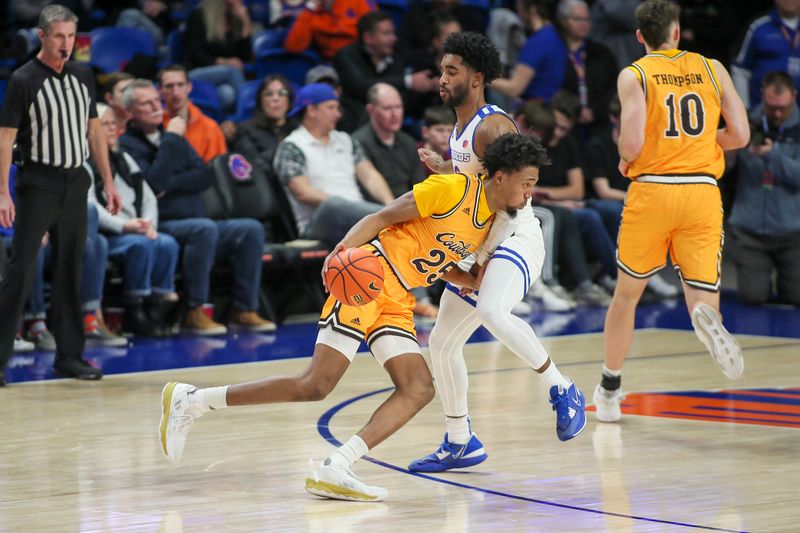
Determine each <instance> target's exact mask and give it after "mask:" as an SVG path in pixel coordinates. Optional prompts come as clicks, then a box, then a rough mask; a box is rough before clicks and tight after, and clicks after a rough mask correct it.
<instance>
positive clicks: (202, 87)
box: [189, 80, 222, 122]
mask: <svg viewBox="0 0 800 533" xmlns="http://www.w3.org/2000/svg"><path fill="white" fill-rule="evenodd" d="M191 81H192V92H190V93H189V100H191V101H192V103H193V104H194V105H196V106H197V107H199V108H200V111H202V112H203V113H204V114H205V115H207V116H209V117H211V118H213V119H214V120H216V121H217V122H219V121H221V120H222V104H221V103H220V101H219V93H217V87H216V86H215V85H214V84H213V83H211V82H208V81H205V80H191Z"/></svg>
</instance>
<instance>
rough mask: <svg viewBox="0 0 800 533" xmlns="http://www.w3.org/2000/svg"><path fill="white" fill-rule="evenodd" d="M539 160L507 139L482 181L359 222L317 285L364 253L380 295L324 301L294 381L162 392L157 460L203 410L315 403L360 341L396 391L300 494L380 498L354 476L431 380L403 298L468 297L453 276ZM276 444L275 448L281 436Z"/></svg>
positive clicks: (173, 453)
mask: <svg viewBox="0 0 800 533" xmlns="http://www.w3.org/2000/svg"><path fill="white" fill-rule="evenodd" d="M546 161H547V156H546V152H545V150H544V148H542V146H541V145H540V144H539V142H538V141H536V140H534V139H532V138H530V137H524V136H522V135H519V134H507V135H504V136H501V137H499V138H498V139H497V140H496V141H494V142H493V143H491V144H490V145H489V146H487V147H486V150H485V154H484V163H485V165H486V168H487V175H486V177H480V178H479V177H477V176H475V175H470V174H434V175H433V176H431V177H429V178H428V179H427V180H425V181H424V182H422V183H419V184H417V185H415V186H414V189H413V190H412V191H410V192H408V193H406V194H404V195H403V196H401V197H400V198H398V199H397V200H395V201H394V202H393V203H391V204H390V205H388V206H386V207H384V208H383V209H381V210H380V211H378V212H377V213H375V214H371V215H369V216H366V217H364V218H363V219H361V220H360V221H359V222H358V223H357V224H356V225H355V226H353V227H352V228H351V229H350V231H349V232H348V233H347V235H345V237H344V239H343V240H342V242H340V243H339V244H338V245H337V246H336V247H335V248H334V251H333V252H332V254H331V255H330V256H328V258H327V259H326V260H325V264H324V266H323V269H322V276H323V280H324V279H325V272H326V270H327V264H328V261H329V260H330V258H331V256H332V255H333V254H335V253H337V252H339V251H340V250H342V249H344V248H351V247H356V246H361V247H363V248H365V249H367V250H369V251H371V252H372V253H374V254H375V255H376V256H377V257H378V258H379V260H380V261H381V264H382V266H383V270H384V287H383V290H382V291H381V293H380V295H379V296H378V297H377V298H376V299H375V300H374V301H372V302H370V303H368V304H366V305H363V306H360V307H351V306H346V305H342V303H341V302H339V301H337V300H336V299H335V298H333V296H331V297H330V298H328V301H327V302H326V304H325V306H324V308H323V310H322V314H321V316H320V321H319V333H318V336H317V343H316V346H315V347H314V354H313V356H312V357H311V362H310V364H309V365H308V367H307V368H306V369H305V370H304V371H303V372H301V373H300V374H298V375H295V376H276V377H268V378H264V379H260V380H258V381H253V382H250V383H243V384H239V385H231V386H229V387H228V386H224V387H212V388H207V389H198V388H197V387H194V386H192V385H188V384H185V383H168V384H167V385H166V386H165V387H164V390H163V392H162V417H161V423H160V426H159V433H160V439H161V446H162V450H163V452H164V453H165V454H166V455H167V456H168V457H169V458H170V459H172V460H173V461H177V460H178V459H180V457H181V454H182V452H183V447H184V444H185V442H186V437H187V435H188V432H189V428H190V426H191V424H192V422H193V420H194V419H195V418H197V417H199V416H201V415H202V414H203V413H206V412H208V411H210V410H216V409H220V408H223V407H228V406H234V405H255V404H266V403H280V402H301V401H316V400H322V399H323V398H325V397H326V396H327V395H328V393H330V392H331V391H332V390H333V388H334V387H335V386H336V384H337V383H338V382H339V380H340V379H341V377H342V376H343V375H344V373H345V371H346V370H347V368H348V367H349V366H350V362H351V361H352V359H353V356H354V355H355V353H356V351H357V350H358V347H359V345H360V343H361V342H362V341H366V343H367V345H368V346H369V348H370V351H371V352H372V354H373V356H374V357H375V359H376V360H377V361H378V362H379V363H380V364H381V365H382V366H383V368H384V369H385V370H386V372H388V374H389V376H390V377H391V379H392V383H393V384H394V386H395V390H394V392H392V394H391V395H390V396H389V398H388V399H387V400H386V401H385V402H384V403H383V404H382V405H381V406H380V407H378V409H377V410H376V411H375V413H374V414H373V415H372V418H370V420H369V422H367V424H366V425H365V426H364V427H363V428H362V429H361V430H360V431H359V432H358V433H357V434H356V435H354V436H352V437H351V438H350V439H349V440H348V441H347V442H346V443H345V444H344V445H343V446H341V447H340V448H338V449H337V450H336V451H334V452H333V453H332V454H331V455H330V456H329V457H328V458H327V459H326V460H325V461H324V462H322V463H319V464H314V465H313V467H312V473H311V475H310V476H309V478H308V479H307V480H306V489H307V490H308V491H309V492H311V493H313V494H316V495H319V496H323V497H328V498H335V499H343V500H355V501H380V500H382V499H384V498H386V496H387V494H388V493H387V491H386V490H385V489H383V488H381V487H374V486H370V485H367V484H366V483H364V482H363V481H361V480H359V479H358V478H357V477H355V475H354V474H353V473H352V470H351V468H352V465H353V463H354V462H355V461H356V460H358V459H359V458H360V457H361V456H363V455H364V454H366V453H367V451H369V450H370V449H371V448H373V447H375V446H376V445H378V444H379V443H381V442H382V441H383V440H384V439H386V438H387V437H389V436H390V435H391V434H393V433H394V432H396V431H397V430H398V429H400V428H401V427H402V426H403V425H405V423H406V422H408V421H409V420H410V419H411V417H413V416H414V415H415V414H416V413H417V411H419V410H420V409H422V408H423V407H424V406H425V405H426V404H427V403H428V402H430V401H431V400H432V399H433V395H434V389H433V380H432V378H431V374H430V371H429V370H428V366H427V364H426V363H425V360H424V359H423V357H422V354H421V351H420V347H419V343H418V342H417V338H416V331H415V329H414V316H413V308H414V303H415V302H414V297H413V296H412V295H411V294H410V293H409V290H410V289H412V288H414V287H421V286H427V285H430V284H432V283H433V282H434V281H436V280H437V279H439V278H441V277H442V276H445V275H446V277H448V279H450V280H451V281H454V282H457V283H459V284H462V285H465V286H470V287H472V288H475V287H476V282H475V280H470V279H469V274H467V273H465V272H462V271H459V269H457V268H453V267H455V265H456V264H457V263H458V262H459V261H461V260H462V259H464V258H465V257H467V256H468V255H470V254H471V253H472V252H473V251H474V250H475V249H476V248H477V247H479V246H480V245H481V244H482V243H483V241H484V240H485V238H486V235H487V233H488V232H489V227H490V225H491V224H490V223H491V222H492V220H493V219H494V213H496V212H498V211H509V210H510V211H514V210H516V209H521V208H522V207H523V206H524V205H526V203H527V202H528V201H529V200H530V197H531V195H532V193H533V187H534V185H535V184H536V182H537V181H538V177H539V167H540V166H541V165H542V164H544V163H545V162H546ZM375 235H378V237H375ZM451 269H452V272H451ZM274 443H275V444H276V447H277V448H280V446H281V441H280V434H279V433H276V435H275V439H274Z"/></svg>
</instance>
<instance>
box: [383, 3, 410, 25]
mask: <svg viewBox="0 0 800 533" xmlns="http://www.w3.org/2000/svg"><path fill="white" fill-rule="evenodd" d="M378 9H380V10H381V11H384V12H386V13H388V14H390V15H391V16H392V21H393V22H394V28H395V30H399V29H400V25H401V24H402V22H403V18H404V17H405V16H406V11H408V0H378Z"/></svg>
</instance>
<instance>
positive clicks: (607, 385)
mask: <svg viewBox="0 0 800 533" xmlns="http://www.w3.org/2000/svg"><path fill="white" fill-rule="evenodd" d="M600 386H601V387H602V388H604V389H605V390H607V391H615V390H617V389H619V388H620V386H622V370H611V369H610V368H608V367H607V366H606V365H603V377H602V378H600Z"/></svg>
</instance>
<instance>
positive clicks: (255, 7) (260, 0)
mask: <svg viewBox="0 0 800 533" xmlns="http://www.w3.org/2000/svg"><path fill="white" fill-rule="evenodd" d="M244 4H245V5H246V6H247V9H248V11H249V12H250V18H251V19H252V21H253V22H260V23H261V25H262V26H265V27H266V26H269V25H270V5H269V4H270V0H245V1H244Z"/></svg>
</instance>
